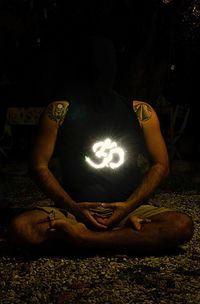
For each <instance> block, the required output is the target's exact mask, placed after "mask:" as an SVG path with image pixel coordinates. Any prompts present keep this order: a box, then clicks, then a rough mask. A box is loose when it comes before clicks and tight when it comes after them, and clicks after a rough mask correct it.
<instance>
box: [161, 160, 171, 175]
mask: <svg viewBox="0 0 200 304" xmlns="http://www.w3.org/2000/svg"><path fill="white" fill-rule="evenodd" d="M161 166H162V177H163V179H165V178H166V177H167V176H168V175H169V173H170V168H169V163H168V162H167V163H165V164H162V165H161Z"/></svg>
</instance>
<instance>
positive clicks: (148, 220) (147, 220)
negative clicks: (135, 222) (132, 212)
mask: <svg viewBox="0 0 200 304" xmlns="http://www.w3.org/2000/svg"><path fill="white" fill-rule="evenodd" d="M139 221H140V223H141V224H145V223H151V219H148V218H145V219H139Z"/></svg>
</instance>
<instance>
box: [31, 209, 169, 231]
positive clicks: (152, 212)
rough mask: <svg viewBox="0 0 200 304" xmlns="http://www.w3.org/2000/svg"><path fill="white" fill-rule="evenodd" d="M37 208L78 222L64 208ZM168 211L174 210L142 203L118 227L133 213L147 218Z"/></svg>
mask: <svg viewBox="0 0 200 304" xmlns="http://www.w3.org/2000/svg"><path fill="white" fill-rule="evenodd" d="M35 209H36V210H42V211H44V212H45V213H46V214H48V215H50V214H54V215H55V219H56V218H63V219H67V220H68V221H69V223H70V224H72V225H75V224H77V223H78V222H77V219H76V218H75V216H74V215H73V214H71V213H69V212H67V211H66V210H64V209H59V208H54V207H50V206H49V207H37V208H35ZM168 211H173V210H172V209H169V208H165V207H156V206H153V205H142V206H140V207H138V208H136V209H135V210H134V211H133V212H131V213H130V214H129V215H128V216H127V217H126V218H124V219H123V220H122V221H121V222H120V223H119V224H118V227H122V226H123V225H124V223H125V222H126V220H127V218H128V217H130V216H131V215H135V216H138V217H140V218H142V219H145V218H151V217H152V216H154V215H158V214H161V213H164V212H168Z"/></svg>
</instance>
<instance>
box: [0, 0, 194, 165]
mask: <svg viewBox="0 0 200 304" xmlns="http://www.w3.org/2000/svg"><path fill="white" fill-rule="evenodd" d="M90 37H101V38H103V39H107V40H109V41H111V42H112V43H113V46H114V48H115V54H116V74H115V82H114V89H115V90H116V91H118V92H119V93H120V94H122V95H124V96H127V97H130V98H135V99H140V100H144V101H147V102H149V103H150V104H152V105H153V106H154V107H158V108H159V106H160V104H161V103H162V105H163V104H164V105H166V106H167V105H172V106H173V107H175V106H176V105H177V104H179V105H181V106H183V108H188V107H189V108H190V115H189V118H188V121H187V125H186V128H185V129H184V132H183V135H182V137H181V138H180V140H179V147H178V148H179V151H180V154H181V158H183V159H185V160H194V161H196V160H199V156H200V145H199V134H198V129H199V128H198V125H197V121H198V119H199V112H198V110H197V108H198V103H199V97H200V94H199V77H198V74H199V55H200V51H199V38H200V5H199V1H198V0H171V1H170V0H163V1H162V0H121V1H117V0H93V1H90V0H85V1H81V0H70V1H67V0H43V1H42V0H0V51H1V54H0V101H1V112H0V134H1V133H3V125H4V122H5V117H6V111H7V108H8V107H11V106H14V107H17V106H19V107H20V106H23V107H28V106H46V105H47V104H48V103H49V102H50V101H52V100H54V99H56V98H57V97H59V92H67V91H68V90H69V89H70V86H71V85H75V86H76V84H78V83H79V82H80V81H81V80H83V79H84V76H85V75H86V74H87V73H86V71H91V61H90V51H89V41H90ZM102 67H103V63H102ZM105 70H106V66H105ZM85 73H86V74H85ZM105 75H106V74H105ZM66 96H67V93H66ZM165 119H166V118H165V117H164V116H163V115H162V114H161V116H160V120H161V125H162V126H163V129H164V131H165V129H166V128H168V127H169V126H168V125H166V124H165ZM20 132H21V131H20Z"/></svg>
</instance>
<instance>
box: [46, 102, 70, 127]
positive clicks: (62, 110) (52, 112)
mask: <svg viewBox="0 0 200 304" xmlns="http://www.w3.org/2000/svg"><path fill="white" fill-rule="evenodd" d="M68 107H69V102H68V101H66V100H61V101H54V102H51V103H50V104H49V105H48V106H47V107H46V109H45V112H44V116H45V118H46V119H48V120H49V121H51V122H54V123H56V124H57V125H59V126H60V125H61V124H62V123H63V121H64V119H65V116H66V113H67V110H68Z"/></svg>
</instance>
